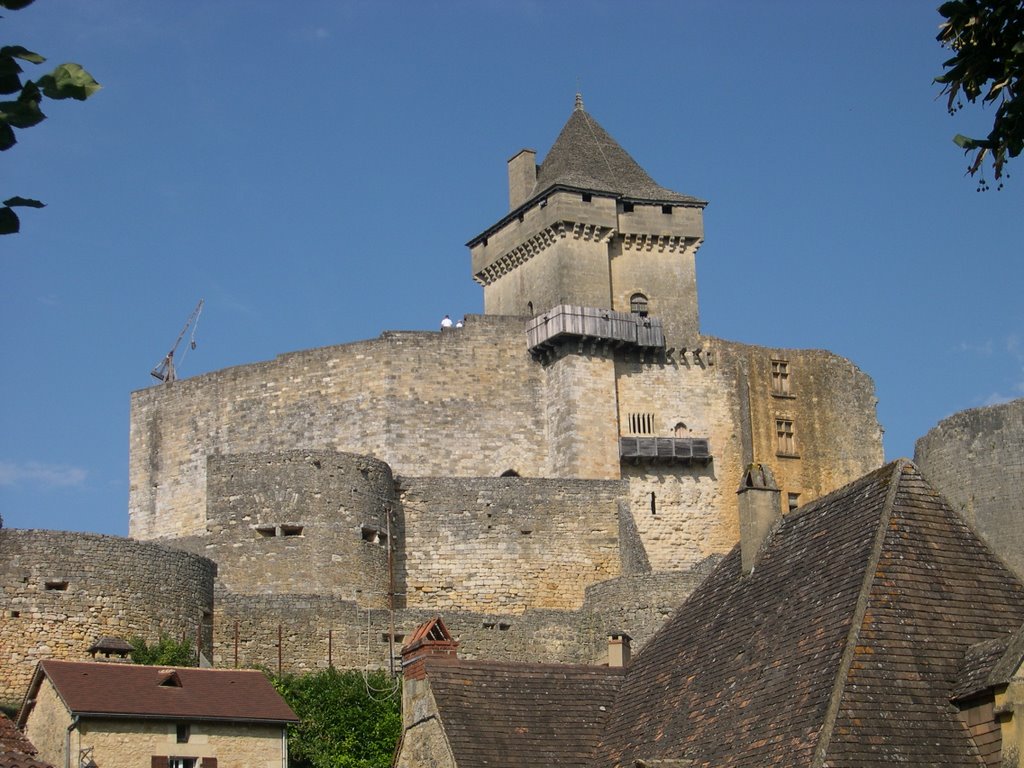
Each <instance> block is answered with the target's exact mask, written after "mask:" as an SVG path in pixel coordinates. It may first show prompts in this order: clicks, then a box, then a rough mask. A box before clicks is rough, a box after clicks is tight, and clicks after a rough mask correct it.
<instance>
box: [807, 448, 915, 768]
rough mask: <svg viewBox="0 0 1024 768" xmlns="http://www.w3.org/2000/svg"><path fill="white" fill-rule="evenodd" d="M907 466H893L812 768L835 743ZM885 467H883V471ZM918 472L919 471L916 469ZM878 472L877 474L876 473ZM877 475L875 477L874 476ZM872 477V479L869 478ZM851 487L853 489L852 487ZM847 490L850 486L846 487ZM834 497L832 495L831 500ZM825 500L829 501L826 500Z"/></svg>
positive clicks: (819, 767) (896, 463) (899, 461)
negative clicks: (836, 726)
mask: <svg viewBox="0 0 1024 768" xmlns="http://www.w3.org/2000/svg"><path fill="white" fill-rule="evenodd" d="M907 465H910V466H911V467H913V466H914V465H913V462H911V461H909V460H908V459H897V460H895V461H893V462H891V464H890V465H887V466H891V467H892V470H891V471H890V473H889V488H888V490H887V491H886V494H885V502H884V503H883V504H882V510H881V512H880V513H879V515H878V524H877V528H876V529H875V540H874V542H873V543H872V545H871V556H870V557H869V558H868V560H867V562H866V563H865V565H864V577H863V580H862V581H861V585H860V592H858V594H857V602H856V605H855V607H854V610H853V616H852V617H851V619H850V629H849V632H848V633H847V635H846V644H845V646H844V647H843V655H842V657H840V659H839V667H838V668H837V670H836V677H835V680H834V681H833V683H832V694H831V696H830V697H829V702H828V708H827V709H826V710H825V716H824V717H823V718H822V725H821V732H820V733H819V734H818V744H817V746H816V747H815V749H814V757H813V758H812V759H811V768H823V766H824V765H825V759H826V757H827V756H828V747H829V744H830V743H831V741H832V733H833V729H834V728H835V724H836V719H837V718H838V716H839V705H840V703H841V702H842V700H843V693H844V692H845V690H846V680H847V678H848V677H849V674H850V667H851V665H852V664H853V656H854V653H855V652H856V650H857V640H858V639H859V638H860V631H861V628H862V627H863V625H864V616H865V614H866V613H867V610H868V601H869V599H870V597H871V587H872V585H873V583H874V580H875V572H876V571H877V570H878V562H879V560H880V559H881V557H882V549H883V548H884V546H885V537H886V535H887V534H888V530H889V520H890V519H891V518H892V510H893V506H894V504H895V501H896V494H897V492H898V491H899V486H900V481H901V480H902V478H903V471H904V470H905V469H906V468H907ZM884 468H885V467H883V469H884ZM915 469H916V467H915ZM876 471H877V470H876ZM871 474H874V473H871ZM869 476H870V475H869ZM850 485H853V484H852V483H851V484H850ZM844 487H848V486H844ZM831 495H832V494H829V496H831ZM825 498H828V496H826V497H825Z"/></svg>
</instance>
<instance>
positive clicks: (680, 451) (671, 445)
mask: <svg viewBox="0 0 1024 768" xmlns="http://www.w3.org/2000/svg"><path fill="white" fill-rule="evenodd" d="M619 458H620V459H621V460H622V461H626V460H627V459H631V460H633V462H634V463H636V464H639V463H640V462H641V461H647V462H661V463H671V464H692V463H695V462H696V463H698V464H708V463H709V462H710V461H711V444H710V441H709V440H708V439H707V438H704V437H620V438H619Z"/></svg>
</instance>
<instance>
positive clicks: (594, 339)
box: [526, 304, 665, 356]
mask: <svg viewBox="0 0 1024 768" xmlns="http://www.w3.org/2000/svg"><path fill="white" fill-rule="evenodd" d="M526 338H527V344H528V346H529V348H530V352H531V353H532V354H534V355H535V356H536V355H538V354H541V353H543V352H545V351H547V350H550V349H552V348H554V347H556V346H559V345H560V344H562V343H564V342H567V341H579V342H586V343H599V344H602V345H607V346H611V347H613V348H617V347H623V346H624V347H634V348H641V349H663V348H664V347H665V333H664V331H663V329H662V325H661V320H659V319H658V318H656V317H647V316H642V315H637V314H633V313H631V312H613V311H611V310H610V309H595V308H593V307H576V306H572V305H569V304H559V305H558V306H557V307H552V308H551V309H549V310H548V311H547V312H545V313H544V314H542V315H537V317H535V318H533V319H532V320H530V322H529V324H528V325H527V327H526Z"/></svg>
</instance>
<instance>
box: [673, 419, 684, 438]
mask: <svg viewBox="0 0 1024 768" xmlns="http://www.w3.org/2000/svg"><path fill="white" fill-rule="evenodd" d="M672 432H673V433H674V437H686V432H687V429H686V425H685V424H684V423H683V422H681V421H680V422H679V423H678V424H676V426H675V428H674V429H673V430H672Z"/></svg>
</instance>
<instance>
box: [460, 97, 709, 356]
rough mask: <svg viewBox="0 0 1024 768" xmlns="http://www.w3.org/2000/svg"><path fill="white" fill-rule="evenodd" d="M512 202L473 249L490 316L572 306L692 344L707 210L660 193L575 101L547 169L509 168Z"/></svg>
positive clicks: (514, 164)
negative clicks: (628, 317) (624, 316)
mask: <svg viewBox="0 0 1024 768" xmlns="http://www.w3.org/2000/svg"><path fill="white" fill-rule="evenodd" d="M509 202H510V207H511V210H510V212H509V213H508V215H506V216H505V217H504V218H503V219H501V220H500V221H499V222H497V223H496V224H494V225H493V226H492V227H490V228H489V229H487V230H485V231H484V232H483V233H481V234H480V235H478V236H477V237H475V238H473V239H472V240H471V241H470V242H469V243H468V245H469V248H470V253H471V256H472V265H473V267H472V268H473V277H474V279H475V280H476V281H477V282H478V283H480V284H481V285H482V286H483V287H484V313H485V314H498V315H528V316H531V317H533V316H537V315H540V314H543V313H545V312H547V311H548V310H551V309H552V308H554V307H557V306H560V305H572V306H575V307H586V308H592V309H596V310H612V311H614V312H622V313H633V314H636V315H640V316H643V317H647V316H650V317H652V318H656V319H658V320H660V321H661V323H662V324H663V327H664V334H665V343H667V344H669V345H675V346H682V345H685V344H686V343H687V342H689V341H692V340H693V339H694V338H695V337H696V336H697V334H698V332H699V323H698V310H697V283H696V271H695V266H694V254H695V252H696V250H697V248H698V247H699V246H700V244H701V242H702V241H703V238H704V228H703V210H704V206H705V205H706V204H707V203H706V202H705V201H703V200H700V199H698V198H696V197H691V196H689V195H682V194H679V193H678V192H673V191H671V190H669V189H666V188H665V187H662V186H660V185H658V184H657V183H656V182H655V181H654V180H653V179H652V178H651V177H650V176H649V175H648V174H647V172H646V171H644V169H643V168H641V167H640V165H639V164H638V163H637V162H636V161H635V160H634V159H633V158H632V157H630V155H629V154H628V153H627V152H626V151H625V150H624V149H623V148H622V147H621V146H619V144H618V142H616V141H615V139H613V138H612V137H611V136H610V135H609V134H608V133H607V132H606V131H605V130H604V129H603V128H602V127H601V126H600V125H599V124H598V123H597V121H596V120H594V118H593V117H591V116H590V114H588V113H587V111H586V110H585V109H584V108H583V101H582V98H580V96H579V95H577V99H576V106H575V108H574V109H573V112H572V114H571V115H570V116H569V120H568V121H567V122H566V124H565V126H564V127H563V128H562V131H561V133H560V134H559V136H558V138H557V140H556V141H555V143H554V145H553V146H552V147H551V150H550V151H549V152H548V154H547V157H545V159H544V161H543V163H541V164H540V165H539V166H538V165H536V154H535V152H534V151H533V150H522V151H520V152H518V153H517V154H516V155H515V156H514V157H512V159H511V160H509Z"/></svg>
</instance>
